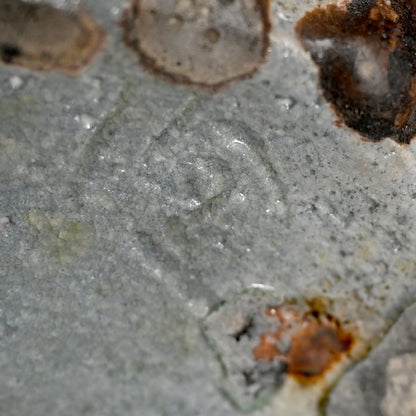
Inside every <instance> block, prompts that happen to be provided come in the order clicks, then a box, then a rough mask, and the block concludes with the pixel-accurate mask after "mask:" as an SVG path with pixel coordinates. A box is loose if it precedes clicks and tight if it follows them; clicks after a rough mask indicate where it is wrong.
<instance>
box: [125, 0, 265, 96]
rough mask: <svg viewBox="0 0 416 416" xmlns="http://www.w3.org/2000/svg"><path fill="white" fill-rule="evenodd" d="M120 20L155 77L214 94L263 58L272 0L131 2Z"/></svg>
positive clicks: (249, 72) (253, 69)
mask: <svg viewBox="0 0 416 416" xmlns="http://www.w3.org/2000/svg"><path fill="white" fill-rule="evenodd" d="M120 24H121V27H122V28H123V37H124V41H125V43H126V44H127V46H129V47H130V48H132V49H133V50H134V51H135V52H136V53H137V55H138V57H139V60H140V63H141V64H142V65H143V67H144V68H145V69H146V70H148V71H149V72H151V73H152V74H153V75H155V76H156V77H158V78H161V79H163V80H166V81H170V82H173V83H178V84H187V85H195V86H198V87H200V88H203V89H205V90H207V91H210V92H216V91H218V90H220V89H222V88H224V87H226V86H228V85H230V84H231V83H233V82H235V81H238V80H242V79H245V78H248V77H250V76H252V75H253V74H254V73H255V72H256V71H257V70H258V69H259V67H260V66H261V65H262V64H263V63H264V62H265V60H266V56H267V53H268V49H269V46H270V40H269V32H270V29H271V17H270V0H232V1H229V0H227V1H224V0H193V1H189V0H175V1H171V2H169V4H167V2H166V0H133V1H132V4H131V6H130V7H128V8H127V9H126V11H125V12H124V15H123V18H122V20H121V22H120Z"/></svg>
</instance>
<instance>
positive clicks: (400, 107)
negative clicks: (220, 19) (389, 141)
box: [296, 0, 416, 143]
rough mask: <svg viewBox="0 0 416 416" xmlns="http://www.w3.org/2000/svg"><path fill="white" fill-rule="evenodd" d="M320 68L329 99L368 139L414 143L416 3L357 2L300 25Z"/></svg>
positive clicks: (397, 0)
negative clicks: (391, 139)
mask: <svg viewBox="0 0 416 416" xmlns="http://www.w3.org/2000/svg"><path fill="white" fill-rule="evenodd" d="M296 32H297V35H298V36H299V39H300V41H301V43H302V45H303V47H304V48H305V49H306V50H307V51H308V52H309V53H310V54H311V57H312V59H313V60H314V61H315V63H316V64H318V66H319V81H320V85H321V88H322V90H323V95H324V97H325V98H326V100H328V101H329V102H330V103H331V104H332V106H333V108H334V110H335V111H336V113H337V115H338V116H339V118H340V120H341V121H343V122H345V124H346V125H347V126H349V127H351V128H353V129H354V130H356V131H358V132H359V133H361V134H362V135H363V136H364V138H366V139H368V140H371V141H380V140H382V139H383V138H386V137H391V138H393V139H394V140H396V141H397V142H398V143H409V142H410V140H411V139H412V138H413V137H414V136H415V134H416V3H415V2H414V1H407V0H391V1H390V0H353V1H351V2H349V3H348V4H347V5H346V6H345V7H338V6H336V5H329V6H327V7H326V8H317V9H315V10H313V11H312V12H309V13H306V14H305V16H304V17H303V18H302V19H301V20H300V21H299V22H298V23H297V25H296Z"/></svg>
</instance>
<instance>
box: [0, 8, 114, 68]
mask: <svg viewBox="0 0 416 416" xmlns="http://www.w3.org/2000/svg"><path fill="white" fill-rule="evenodd" d="M105 38H106V35H105V32H104V30H103V29H102V28H101V27H100V26H99V25H98V23H97V22H96V21H95V20H94V18H93V17H92V16H91V15H90V14H89V13H88V12H87V11H86V10H85V9H84V8H83V7H82V6H80V7H79V8H78V10H76V11H75V12H73V13H72V12H69V11H65V10H61V9H58V8H55V7H53V6H51V5H48V4H42V3H27V2H24V1H19V0H0V60H1V61H3V62H4V63H5V64H12V65H20V66H24V67H26V68H29V69H32V70H38V71H58V72H62V73H64V74H66V75H77V74H78V73H79V72H80V71H81V70H82V69H83V68H84V67H85V66H86V65H88V64H89V63H90V62H91V61H92V60H93V59H94V58H95V57H96V56H97V55H98V53H99V52H100V50H101V48H102V46H103V45H104V42H105Z"/></svg>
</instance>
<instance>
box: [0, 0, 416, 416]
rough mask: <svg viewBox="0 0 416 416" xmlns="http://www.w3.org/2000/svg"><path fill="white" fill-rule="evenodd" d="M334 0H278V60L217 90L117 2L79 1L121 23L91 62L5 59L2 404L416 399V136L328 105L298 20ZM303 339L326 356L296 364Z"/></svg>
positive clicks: (196, 409) (30, 411) (13, 410)
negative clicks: (134, 35) (141, 32)
mask: <svg viewBox="0 0 416 416" xmlns="http://www.w3.org/2000/svg"><path fill="white" fill-rule="evenodd" d="M49 3H50V4H51V5H52V6H54V7H58V8H60V7H64V6H63V4H64V3H66V2H63V1H62V0H50V2H49ZM69 3H72V2H69ZM75 3H76V2H75ZM327 3H328V2H327V1H326V0H325V2H323V1H317V0H316V1H312V0H310V1H306V0H305V1H304V0H302V1H301V0H285V1H280V0H275V1H274V2H273V3H272V4H271V6H272V8H271V12H272V16H273V21H274V26H273V30H272V31H271V33H270V41H271V46H272V48H271V53H270V54H269V56H268V62H267V63H266V64H265V65H264V66H262V68H261V70H260V71H258V72H257V73H256V75H255V76H253V77H251V78H248V79H245V80H244V81H242V82H236V83H234V84H233V85H230V87H229V88H227V89H223V90H222V91H220V92H219V93H218V94H215V95H212V94H205V93H204V92H201V91H200V89H199V88H192V87H189V86H184V85H177V84H172V83H167V82H160V80H158V79H155V77H154V76H153V75H152V74H149V73H147V72H145V71H143V70H141V68H140V67H139V66H138V65H137V60H136V59H135V55H134V53H132V51H130V50H128V49H127V48H126V47H124V45H123V43H122V39H121V31H120V27H119V26H118V22H119V21H120V19H121V18H122V13H123V10H124V9H125V1H124V0H100V1H97V0H83V1H82V4H83V5H84V7H85V8H87V9H88V10H89V13H90V15H91V16H94V18H95V19H96V20H97V22H100V25H102V28H103V29H104V30H105V31H106V32H107V33H108V40H109V42H108V47H107V48H106V50H105V54H103V56H102V59H99V60H97V61H96V62H95V64H94V65H91V66H90V67H89V68H88V70H86V71H83V72H82V73H81V74H80V76H78V77H76V78H73V77H66V76H61V75H60V74H56V73H46V72H42V71H28V70H26V69H25V68H21V67H19V66H15V65H1V66H0V85H1V88H0V96H1V99H0V253H1V255H0V414H1V415H3V414H4V415H7V416H45V415H55V414H59V416H73V415H88V416H114V415H123V416H137V415H138V414H140V416H142V415H144V416H161V415H167V416H171V415H180V416H195V415H200V416H211V415H215V416H241V413H242V412H241V408H243V407H244V408H245V409H251V410H252V412H251V413H250V415H253V416H254V415H255V416H276V415H278V416H282V415H283V416H317V415H319V416H322V415H323V414H325V415H326V416H347V415H348V416H356V415H366V416H379V415H380V412H381V409H384V410H385V411H387V412H388V413H390V414H392V413H393V414H394V412H397V409H398V405H399V404H400V402H399V401H398V399H397V397H403V398H406V397H409V396H408V394H407V392H406V390H405V389H402V388H401V385H400V383H399V382H398V379H397V377H401V375H402V374H403V372H405V370H406V369H407V368H409V369H410V370H411V371H413V368H414V366H413V365H412V366H410V365H407V363H411V362H414V357H413V355H414V352H415V351H416V345H415V339H414V334H415V328H414V327H415V325H414V322H415V320H414V314H415V306H414V305H413V306H410V305H412V304H414V302H415V299H416V284H415V275H416V262H415V255H414V251H415V250H414V247H416V204H415V201H416V142H415V141H411V142H410V144H409V145H407V146H402V145H400V144H398V143H397V142H396V141H394V140H390V139H386V140H380V141H377V142H371V143H370V142H368V141H363V140H362V134H360V133H358V132H356V131H354V130H353V129H351V128H348V127H347V126H346V125H344V124H341V125H339V126H337V125H336V116H335V115H334V112H333V110H332V109H331V107H330V105H329V104H328V102H327V101H326V100H325V99H324V98H323V96H322V91H321V90H320V87H319V73H318V68H317V66H316V65H314V63H313V62H312V60H311V57H310V54H309V53H307V52H305V50H304V49H303V48H302V46H301V44H300V42H299V40H298V38H296V36H295V33H294V26H295V24H296V22H297V21H298V20H299V19H301V18H302V16H303V15H304V13H305V12H306V11H307V10H309V11H311V10H313V8H314V7H317V6H320V7H324V6H325V5H326V4H327ZM36 4H38V3H36ZM64 9H66V7H64ZM222 10H224V13H227V10H228V9H227V8H225V7H224V8H223V9H222ZM230 10H232V9H230ZM244 291H246V292H249V293H248V295H247V296H245V297H244V296H243V295H242V293H244ZM258 291H260V292H261V295H260V296H259V297H257V298H256V299H257V300H254V298H255V296H254V292H256V293H258ZM265 292H266V293H265ZM267 293H268V294H267ZM315 299H320V300H323V301H325V302H326V301H328V302H327V303H325V302H323V303H322V305H319V303H312V300H315ZM295 301H296V303H295ZM250 302H251V303H250ZM253 302H254V303H253ZM256 302H257V303H256ZM408 305H409V309H407V311H408V312H406V314H405V316H404V315H403V316H402V317H403V318H406V319H404V320H402V319H401V318H399V317H400V316H401V314H402V312H403V310H404V309H406V308H407V306H408ZM270 308H271V309H270ZM290 308H295V310H296V311H297V312H296V313H292V312H291V311H292V309H290ZM227 311H228V312H229V313H226V312H227ZM273 311H274V312H273ZM246 312H247V313H246ZM250 312H252V314H251V315H250ZM281 312H284V315H283V318H284V319H280V318H279V317H278V315H279V314H280V315H281ZM315 312H317V313H316V315H317V316H316V317H315ZM269 315H271V316H269ZM215 317H217V318H218V319H214V318H215ZM225 317H227V319H226V318H225ZM228 318H230V319H228ZM247 318H249V319H247ZM250 318H253V321H252V323H251V325H250ZM282 320H283V321H284V323H283V324H282ZM290 322H292V323H293V324H294V325H293V332H292V331H291V330H289V324H290ZM298 323H299V326H298ZM303 324H305V328H306V329H305V330H304V331H302V330H301V329H302V328H303V326H302V325H303ZM337 325H339V327H338V326H337ZM207 326H208V328H207ZM322 326H323V327H325V328H326V329H328V330H329V331H322V332H321V329H322ZM201 327H202V328H203V329H205V332H204V331H201ZM279 328H281V329H284V330H283V331H281V332H278V330H279ZM338 328H341V335H337V334H338ZM345 333H347V334H351V335H352V339H353V342H352V344H351V346H350V348H349V342H348V340H349V338H348V337H345V336H344V334H345ZM297 334H303V335H306V338H305V337H304V336H298V335H297ZM386 334H387V335H386ZM315 335H317V337H316V338H315ZM390 335H392V336H390ZM262 336H264V338H263V339H264V342H263V343H262ZM313 339H317V340H318V346H319V348H327V347H329V350H330V351H334V352H335V354H328V353H325V354H322V355H320V357H323V356H324V357H327V359H325V360H322V361H320V360H317V361H314V360H310V359H309V360H308V361H307V362H304V363H301V362H300V361H299V357H301V356H302V354H299V351H302V350H303V349H304V348H305V347H307V348H308V350H309V349H310V348H309V347H310V344H311V342H310V341H311V340H313ZM237 340H239V341H237ZM303 340H308V342H302V341H303ZM290 341H291V342H290ZM379 341H381V343H380V344H379V346H380V347H383V348H377V346H376V345H377V343H378V342H379ZM385 341H388V342H387V343H385ZM360 345H361V346H363V349H362V350H361V349H358V350H357V351H356V350H355V348H357V347H358V346H360ZM383 345H384V346H383ZM259 346H261V347H265V348H261V349H260V350H256V351H257V352H260V354H259V355H258V359H256V357H255V355H254V354H253V351H254V350H255V349H256V348H257V347H259ZM273 346H275V347H276V348H277V350H276V349H273V348H271V347H273ZM367 346H369V348H373V349H372V350H371V351H370V352H369V353H368V350H367ZM376 348H377V349H376ZM266 350H267V351H269V352H271V354H269V355H265V352H266ZM355 353H357V354H355ZM367 354H368V355H367ZM362 357H365V358H364V359H363V360H362V361H360V362H357V363H356V360H361V358H362ZM262 358H263V359H262ZM264 358H267V359H264ZM398 360H399V361H398ZM328 363H329V364H330V365H328ZM351 363H356V365H353V366H350V364H351ZM400 363H403V364H400ZM393 364H394V365H393ZM399 364H400V365H399ZM347 368H348V371H346V369H347ZM243 370H251V371H248V372H247V371H246V372H245V373H243ZM306 374H308V377H307V378H306V380H304V378H305V375H306ZM313 374H315V376H314V375H313ZM317 374H319V375H318V376H317V377H316V375H317ZM245 376H246V377H245ZM405 379H407V380H409V381H410V382H411V383H412V385H413V381H414V375H413V374H407V377H406V378H405ZM398 387H399V388H400V390H401V391H400V395H397V396H396V398H394V394H392V392H393V391H394V390H395V389H396V388H398ZM408 404H409V407H408V408H411V407H410V406H411V403H410V402H409V403H408ZM389 416H390V415H389Z"/></svg>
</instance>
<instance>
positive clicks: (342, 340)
mask: <svg viewBox="0 0 416 416" xmlns="http://www.w3.org/2000/svg"><path fill="white" fill-rule="evenodd" d="M265 314H266V316H275V317H276V319H278V320H279V321H280V326H279V327H278V329H277V330H276V331H275V332H273V333H266V334H263V335H262V336H261V338H260V343H259V344H258V345H257V347H255V348H254V350H253V355H254V357H255V359H256V360H264V361H268V362H271V361H273V360H281V361H283V362H285V363H286V365H287V371H288V373H289V374H291V375H293V376H294V377H296V378H298V379H300V380H301V381H313V379H314V378H315V377H319V376H320V375H322V374H323V373H325V372H326V371H327V370H328V369H329V368H330V367H331V365H332V364H333V363H335V362H337V361H339V360H340V359H341V357H342V356H343V355H344V354H346V353H348V352H349V351H350V350H351V348H352V346H353V343H354V339H353V335H352V334H351V333H349V332H348V331H347V330H345V329H343V328H342V327H341V325H340V324H339V322H338V321H337V320H336V319H335V318H333V317H332V316H330V315H328V314H324V313H321V312H318V311H316V310H310V311H307V312H306V313H304V314H301V313H299V312H298V311H296V309H294V308H293V307H290V306H282V307H280V306H279V307H271V308H267V309H266V312H265Z"/></svg>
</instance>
